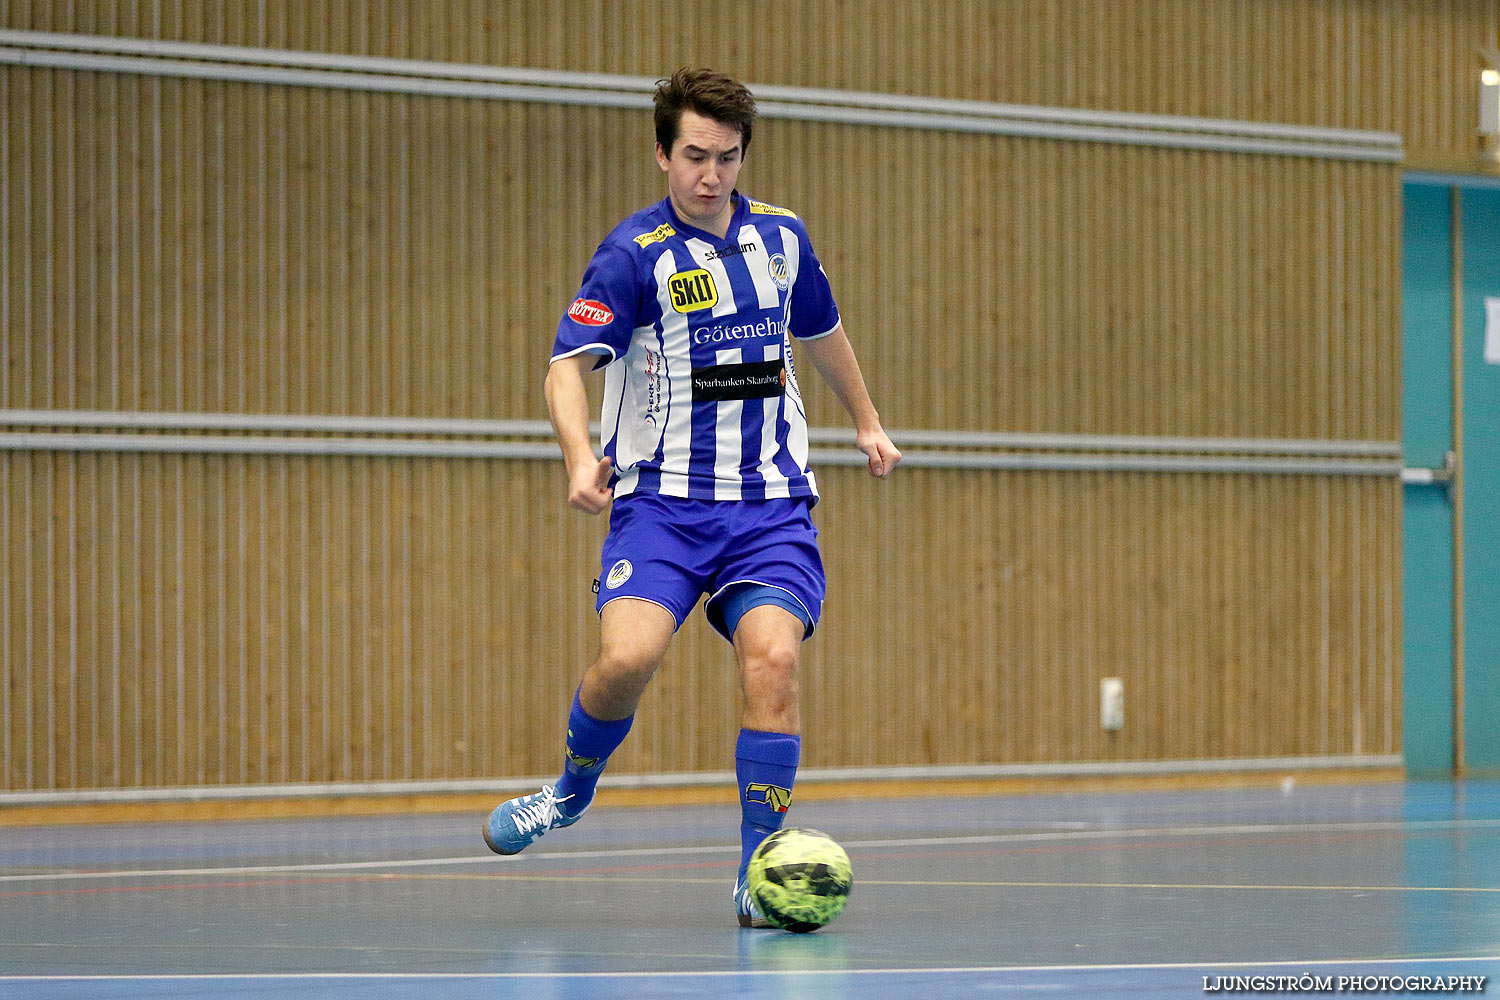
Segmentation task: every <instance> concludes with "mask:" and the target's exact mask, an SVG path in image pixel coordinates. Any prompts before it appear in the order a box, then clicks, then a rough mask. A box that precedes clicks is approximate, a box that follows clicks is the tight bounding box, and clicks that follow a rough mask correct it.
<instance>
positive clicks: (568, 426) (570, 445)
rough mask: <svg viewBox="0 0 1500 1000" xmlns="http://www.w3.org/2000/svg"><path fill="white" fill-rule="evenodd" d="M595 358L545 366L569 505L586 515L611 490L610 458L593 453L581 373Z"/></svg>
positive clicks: (594, 510)
mask: <svg viewBox="0 0 1500 1000" xmlns="http://www.w3.org/2000/svg"><path fill="white" fill-rule="evenodd" d="M597 360H598V355H595V354H575V355H573V356H572V357H568V358H558V359H557V360H556V361H554V362H552V364H551V365H549V366H548V367H547V380H546V382H545V384H544V386H543V388H544V390H545V392H546V395H547V413H548V415H549V416H551V418H552V430H553V431H554V432H555V433H556V434H557V443H558V444H559V445H561V446H562V453H563V464H564V465H565V466H566V467H567V470H568V506H570V507H572V508H573V509H574V510H581V511H583V512H584V513H585V514H598V513H600V512H601V511H603V510H604V508H605V507H607V506H609V500H610V497H611V496H612V495H613V493H614V490H613V489H611V488H610V485H609V475H610V461H609V459H608V458H597V457H596V456H595V455H594V445H593V441H592V440H591V438H590V437H589V397H588V391H587V390H586V389H585V388H584V385H583V376H584V373H585V372H587V371H589V370H590V369H592V368H593V367H594V363H595V362H596V361H597Z"/></svg>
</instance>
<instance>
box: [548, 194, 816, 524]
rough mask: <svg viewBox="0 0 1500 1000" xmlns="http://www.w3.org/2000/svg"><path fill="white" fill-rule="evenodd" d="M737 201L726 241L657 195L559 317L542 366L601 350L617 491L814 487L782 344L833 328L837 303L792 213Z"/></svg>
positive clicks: (599, 255) (770, 492)
mask: <svg viewBox="0 0 1500 1000" xmlns="http://www.w3.org/2000/svg"><path fill="white" fill-rule="evenodd" d="M735 198H736V203H735V208H734V213H733V215H732V217H731V220H730V224H729V232H728V234H727V235H726V236H725V237H724V238H723V239H720V238H719V237H717V236H714V235H713V234H712V233H707V232H704V231H703V230H701V229H696V228H694V227H692V226H689V225H686V224H684V223H683V222H682V221H681V220H680V219H678V217H677V214H676V212H674V211H673V210H672V206H671V202H670V201H669V200H668V199H663V200H662V201H660V202H658V203H657V204H655V205H652V206H651V207H650V208H647V209H644V210H642V211H640V212H637V213H636V214H635V215H632V216H631V217H630V218H628V219H626V220H625V221H624V222H622V223H621V224H620V225H619V226H617V227H616V228H615V230H614V231H613V232H611V233H610V234H609V235H608V236H607V237H605V239H604V242H603V243H601V244H600V245H599V249H598V250H596V251H595V252H594V258H593V260H592V261H590V262H589V266H588V270H587V271H586V272H585V274H584V276H583V287H582V288H581V289H580V290H579V292H578V297H577V299H576V300H575V301H574V302H573V304H572V305H571V306H570V307H569V308H568V311H567V314H566V315H565V316H563V318H562V320H561V322H559V323H558V328H557V341H556V343H555V344H554V346H553V348H552V360H553V361H556V360H558V359H560V358H567V357H571V356H573V355H575V354H581V353H585V352H595V353H598V354H601V355H603V357H602V358H601V359H600V361H599V364H598V365H596V366H595V367H596V368H597V367H601V366H603V367H605V373H604V401H603V406H602V414H601V418H600V422H601V424H602V425H603V435H602V436H603V439H604V453H605V455H607V456H608V457H609V458H610V460H611V461H612V462H613V463H614V468H615V478H614V482H613V485H614V490H615V495H616V496H623V495H625V494H627V493H632V492H636V491H641V492H650V493H661V494H665V495H667V496H676V497H692V498H696V499H704V500H762V499H768V498H772V497H789V496H790V497H798V496H806V497H814V498H816V497H817V495H818V488H817V483H816V481H815V480H814V478H813V474H812V472H811V471H809V469H808V467H807V414H806V410H805V408H804V407H803V404H802V395H801V393H800V392H799V391H798V388H797V378H796V372H795V370H794V368H793V366H792V352H791V346H792V338H794V337H795V338H797V339H799V340H814V339H816V338H818V337H825V336H827V335H829V334H831V333H833V332H834V330H835V329H837V328H838V325H839V314H838V308H837V306H835V304H834V301H833V293H832V291H831V290H830V289H829V287H828V278H827V276H826V275H825V274H824V273H823V268H822V265H820V264H819V263H818V258H817V256H816V255H815V254H814V253H813V248H812V244H811V242H810V241H809V240H808V238H807V229H806V228H805V227H804V226H803V224H802V220H801V219H799V218H797V216H796V215H795V214H793V213H792V212H790V211H788V210H787V209H784V208H777V207H776V206H774V205H767V204H763V203H761V202H757V201H752V200H750V199H749V198H746V197H744V196H742V195H740V194H739V193H738V192H736V193H735Z"/></svg>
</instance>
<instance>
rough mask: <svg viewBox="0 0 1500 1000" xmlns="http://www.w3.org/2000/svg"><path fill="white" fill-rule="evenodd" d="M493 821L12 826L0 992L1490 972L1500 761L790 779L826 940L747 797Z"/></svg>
mask: <svg viewBox="0 0 1500 1000" xmlns="http://www.w3.org/2000/svg"><path fill="white" fill-rule="evenodd" d="M481 818H482V817H481V816H479V815H460V816H449V815H444V816H406V817H386V818H339V819H333V820H329V819H303V820H244V821H223V822H207V823H191V824H170V825H169V824H142V825H130V826H121V825H93V826H67V827H63V826H52V827H12V828H0V997H4V998H21V997H25V998H28V1000H29V998H56V997H89V998H108V997H132V998H138V997H231V998H239V997H348V998H355V997H358V998H380V1000H383V998H390V997H421V998H427V997H445V998H446V997H465V998H468V997H475V998H477V997H484V998H496V997H526V998H528V1000H542V998H553V997H580V998H582V997H587V998H602V1000H614V998H624V997H632V998H634V997H778V998H803V997H806V998H812V1000H839V998H844V997H851V998H852V997H859V998H861V1000H882V998H887V997H901V998H903V1000H910V998H913V997H916V998H919V1000H936V998H942V997H983V996H1042V997H1064V996H1086V997H1152V998H1155V997H1173V996H1183V997H1187V996H1194V997H1202V996H1207V995H1213V992H1215V991H1212V987H1213V986H1214V985H1217V984H1220V983H1221V982H1222V981H1221V980H1220V979H1219V978H1218V977H1221V976H1222V977H1235V976H1241V977H1250V976H1258V977H1272V976H1291V977H1298V978H1301V977H1303V976H1304V975H1306V976H1310V977H1313V978H1312V979H1304V980H1302V984H1303V987H1304V989H1305V988H1307V987H1309V986H1313V985H1316V981H1317V979H1320V978H1324V977H1326V979H1327V982H1328V983H1329V984H1331V985H1332V986H1333V987H1334V990H1331V991H1329V992H1328V993H1325V994H1324V995H1337V994H1336V990H1337V986H1338V983H1337V980H1338V977H1341V976H1357V977H1360V979H1361V980H1368V979H1369V978H1371V977H1402V978H1403V979H1404V980H1405V981H1406V984H1407V985H1406V987H1405V990H1404V992H1405V995H1420V994H1418V993H1417V992H1415V991H1414V990H1413V989H1412V988H1411V987H1412V985H1413V984H1418V983H1419V982H1420V978H1419V977H1424V976H1425V977H1429V979H1436V978H1437V977H1450V976H1454V977H1456V976H1471V977H1477V976H1485V977H1488V979H1487V981H1486V984H1485V985H1486V992H1488V993H1490V994H1492V995H1493V994H1500V984H1497V980H1500V782H1468V783H1447V782H1431V783H1422V782H1414V783H1408V784H1400V783H1385V784H1364V785H1349V786H1343V785H1340V786H1317V785H1306V784H1303V785H1297V786H1295V787H1292V788H1290V789H1283V788H1278V787H1265V788H1253V789H1243V788H1242V789H1237V790H1183V791H1170V792H1166V791H1154V792H1144V793H1143V792H1136V793H1123V792H1110V793H1091V794H1070V795H1026V796H1010V797H998V796H997V797H982V798H961V799H955V798H909V799H901V800H896V801H872V800H863V801H854V802H838V801H828V802H805V803H804V802H798V803H796V804H794V805H793V807H792V811H791V813H790V814H789V825H795V826H810V827H816V828H818V829H822V830H824V831H826V832H828V833H829V834H831V835H833V836H834V837H835V838H837V839H838V840H839V841H841V842H842V843H843V844H844V845H845V846H846V848H847V849H848V851H849V854H850V857H851V858H852V860H853V863H854V875H855V889H854V895H853V897H852V899H851V903H850V905H849V909H848V910H847V911H846V912H845V913H844V915H843V916H842V917H841V918H839V920H838V921H837V922H835V923H834V924H832V925H831V926H829V927H827V928H824V929H823V930H821V931H819V932H817V933H815V934H810V935H793V934H788V933H785V932H782V931H771V930H742V929H740V928H739V927H738V926H737V924H736V922H735V919H734V915H733V912H732V908H731V900H730V889H731V886H730V880H731V878H732V877H733V871H734V866H735V864H736V862H737V861H738V847H737V846H736V841H737V839H738V838H737V830H738V810H737V809H736V808H735V807H734V806H733V805H727V806H685V807H672V808H664V807H652V808H624V807H616V808H602V807H601V808H597V809H595V810H593V811H592V812H591V813H590V814H589V816H588V817H587V818H586V819H585V820H584V821H583V822H582V823H580V824H579V825H577V826H575V827H573V828H571V829H569V830H567V831H559V832H558V833H555V834H553V835H551V836H549V837H548V838H547V839H545V840H543V841H541V842H540V843H539V844H538V845H536V847H534V848H532V849H531V850H529V851H527V852H526V853H524V854H522V855H519V856H517V857H515V858H509V859H506V858H498V857H495V856H493V855H490V854H489V853H488V852H487V851H486V850H485V848H484V846H483V844H482V843H481V842H480V839H479V826H480V821H481ZM1205 977H1208V984H1209V986H1210V991H1206V990H1205ZM1406 977H1414V978H1410V979H1407V978H1406ZM1229 984H1230V985H1233V984H1234V980H1229ZM1240 985H1246V983H1245V982H1243V981H1242V982H1241V983H1240ZM1263 985H1264V983H1263ZM1366 985H1367V986H1368V985H1370V984H1369V983H1368V982H1367V983H1366ZM1221 992H1222V991H1221ZM1365 992H1366V993H1370V992H1375V993H1378V992H1379V991H1372V990H1369V989H1366V990H1365ZM1392 995H1394V994H1392Z"/></svg>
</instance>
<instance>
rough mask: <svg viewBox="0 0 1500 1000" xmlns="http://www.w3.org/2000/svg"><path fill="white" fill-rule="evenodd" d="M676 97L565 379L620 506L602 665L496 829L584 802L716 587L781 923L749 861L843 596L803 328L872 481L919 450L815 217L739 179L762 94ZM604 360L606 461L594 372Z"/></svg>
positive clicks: (587, 460) (751, 798)
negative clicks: (842, 301) (811, 672)
mask: <svg viewBox="0 0 1500 1000" xmlns="http://www.w3.org/2000/svg"><path fill="white" fill-rule="evenodd" d="M655 102H656V137H657V145H656V162H657V164H658V165H659V166H660V167H661V169H662V172H663V173H665V174H666V180H667V197H666V198H665V199H663V200H662V201H660V202H658V203H656V204H655V205H652V206H651V207H649V208H646V209H643V210H642V211H640V212H637V213H636V214H634V215H632V216H631V217H630V218H628V219H626V220H625V221H624V222H623V223H621V224H620V225H619V226H618V227H616V228H615V229H614V231H613V232H611V233H610V234H609V236H607V237H606V238H605V239H604V242H603V243H601V244H600V245H599V248H598V249H597V250H596V251H595V253H594V257H593V260H592V261H590V263H589V266H588V270H587V271H586V272H585V273H584V278H583V287H582V289H581V290H580V291H579V293H578V297H577V299H576V300H575V301H574V302H573V304H572V305H571V306H570V307H569V309H568V311H567V314H566V315H565V316H564V317H563V319H562V320H561V321H560V323H559V324H558V331H557V338H556V341H555V343H554V346H553V352H552V360H551V363H550V365H549V368H548V372H547V379H546V385H545V389H546V396H547V407H548V411H549V412H550V414H551V417H552V425H553V427H554V429H555V430H556V432H557V438H558V442H559V443H560V444H561V446H562V452H563V461H564V463H565V465H566V467H567V472H568V503H569V504H570V505H571V506H573V507H574V508H576V509H578V510H581V511H584V512H586V513H589V514H598V513H600V512H602V511H603V510H604V508H605V507H606V506H609V505H610V503H611V499H613V507H612V509H611V511H610V525H609V534H608V537H607V538H606V539H605V541H604V546H603V552H602V555H601V564H602V573H601V575H600V581H599V596H598V599H597V607H598V610H599V616H600V628H601V648H600V652H599V658H598V659H597V660H595V661H594V663H593V665H592V666H590V667H589V668H588V670H587V671H586V672H585V673H584V675H583V680H582V683H580V684H579V687H578V691H577V694H576V695H575V696H574V700H573V707H572V710H571V712H570V713H569V716H568V729H567V741H566V746H565V754H564V765H563V766H564V770H563V774H562V777H561V778H559V779H558V781H557V783H556V784H555V785H548V786H544V787H543V788H542V790H541V791H540V792H536V793H533V794H531V795H525V796H521V797H520V798H516V799H511V800H510V801H508V802H505V803H502V804H501V805H500V806H499V807H498V808H496V809H495V811H494V812H493V813H492V814H491V815H490V818H489V820H488V822H487V823H486V825H485V831H484V837H485V842H486V843H487V844H489V846H490V848H491V849H492V850H494V851H496V852H497V853H500V854H515V853H517V852H519V851H521V850H523V849H524V848H525V847H527V846H528V845H529V844H531V843H532V842H533V841H534V840H535V839H536V838H537V837H540V836H542V835H543V834H544V833H546V832H547V831H549V830H553V829H557V828H559V827H564V826H570V825H572V824H573V823H575V822H576V821H577V820H578V818H579V817H580V816H582V815H583V811H584V809H586V808H587V807H588V804H589V803H590V802H591V801H592V800H593V797H594V788H595V785H596V784H597V782H598V780H599V775H600V774H601V773H602V772H603V770H604V766H605V763H606V762H607V760H608V758H609V755H610V754H611V753H612V752H613V751H614V750H615V748H616V747H618V746H619V745H620V743H621V742H622V741H623V740H624V738H625V735H626V733H627V732H628V731H629V729H630V725H631V721H632V719H633V718H634V714H635V710H636V706H637V704H639V702H640V699H641V696H642V694H643V693H644V692H645V689H646V685H647V683H648V682H649V681H650V680H651V677H652V675H653V674H654V673H655V672H656V669H657V667H658V666H659V665H660V664H661V661H662V657H663V656H664V655H665V653H666V650H667V645H668V643H669V642H670V640H671V638H672V636H673V634H675V633H676V631H677V629H678V628H680V627H681V625H682V623H683V621H685V620H686V618H687V616H688V614H689V613H691V611H692V609H693V607H694V606H695V605H697V603H698V600H699V598H701V597H703V596H704V595H705V594H706V595H708V601H707V603H706V604H705V605H704V614H705V615H706V617H707V618H708V621H709V624H710V625H711V626H712V627H713V628H714V629H715V630H716V631H717V632H718V633H719V634H720V635H722V636H723V637H724V638H725V639H727V640H728V641H729V642H730V643H732V644H733V646H734V651H735V656H736V658H737V660H738V661H739V666H740V678H741V685H742V689H743V692H744V711H743V714H742V717H741V727H742V728H741V729H740V734H739V739H738V742H737V743H736V752H735V771H736V777H737V781H738V785H739V797H740V805H741V812H742V823H741V826H740V834H741V847H742V854H741V860H740V868H739V875H738V877H737V879H736V882H735V896H734V898H735V907H736V910H737V913H738V916H739V921H740V924H741V926H746V927H751V926H765V921H764V918H763V917H762V916H761V914H760V912H759V910H758V909H757V908H756V906H755V903H754V901H753V900H752V899H751V898H750V896H749V893H748V892H746V890H745V871H746V867H747V865H748V863H749V859H750V854H751V852H752V851H754V850H755V848H756V847H757V846H759V844H760V843H761V841H762V840H764V839H765V838H766V837H767V836H769V835H770V834H771V833H773V832H774V831H776V830H777V829H779V828H780V827H781V822H782V819H783V818H784V815H785V813H786V809H787V806H788V804H789V802H790V800H791V791H792V784H793V779H794V778H795V776H796V771H797V764H798V761H799V759H800V756H801V737H800V733H801V719H800V717H799V714H798V690H797V665H798V659H799V656H800V650H801V645H802V643H803V641H804V640H806V639H807V637H808V636H810V635H812V632H813V629H814V627H815V626H816V624H817V621H818V615H819V613H820V611H821V610H822V603H823V594H824V589H825V585H824V578H823V564H822V560H821V558H820V557H819V554H818V547H817V540H816V536H817V532H816V530H815V529H814V528H813V524H812V520H811V518H810V516H809V510H810V509H811V507H812V505H813V504H814V503H816V502H817V498H818V491H817V484H816V480H815V479H814V477H813V474H812V472H811V471H810V470H809V469H808V467H807V455H808V440H807V416H806V411H805V409H804V407H803V404H802V396H801V392H800V391H799V390H798V388H797V379H796V373H795V369H794V368H793V365H792V353H791V347H792V341H793V340H796V341H797V342H798V343H800V344H801V345H802V349H803V350H804V351H805V352H806V353H807V356H808V357H810V358H811V359H812V362H813V365H814V366H815V367H816V368H817V369H818V372H819V373H820V374H821V375H822V377H823V379H824V381H825V382H826V383H827V384H828V385H829V387H830V388H832V389H833V391H834V394H835V395H836V396H838V398H839V401H840V402H841V403H842V404H843V406H844V408H845V409H846V410H847V411H848V412H849V414H850V416H851V417H852V418H853V420H854V425H855V430H856V443H857V445H858V447H859V448H860V450H861V451H863V452H864V453H865V455H866V456H867V457H868V459H869V471H870V474H871V475H872V476H875V477H877V478H880V479H884V478H885V477H886V476H888V475H889V474H890V472H891V470H892V469H893V468H894V467H895V465H896V463H897V462H899V461H900V460H901V453H900V452H899V451H898V450H897V449H896V447H895V445H893V444H892V443H891V440H890V438H889V437H888V436H887V435H886V432H885V431H884V429H883V428H882V427H881V423H880V416H879V414H878V413H876V411H875V407H874V405H873V404H872V403H871V402H870V396H869V393H868V392H867V391H866V389H865V383H864V379H863V377H862V376H861V374H860V370H859V364H858V362H857V361H856V359H855V356H854V351H853V349H852V348H851V347H850V345H849V340H848V338H847V337H846V336H845V334H844V329H843V324H842V323H841V322H840V319H839V314H838V309H837V307H836V306H835V305H834V301H833V294H832V292H831V291H830V289H829V286H828V279H827V277H826V276H825V275H824V273H823V268H822V266H821V265H820V264H819V263H818V258H817V256H816V255H815V254H814V253H813V249H812V244H811V242H810V241H809V240H808V236H807V230H806V228H805V227H804V226H803V224H802V221H801V219H799V218H798V217H797V216H796V215H795V214H794V213H792V212H791V211H789V210H787V209H785V208H778V207H776V206H774V205H768V204H765V203H763V202H758V201H754V200H752V199H750V198H747V197H745V196H744V195H742V194H740V193H739V191H738V190H737V189H736V187H735V182H736V180H737V178H738V176H739V172H740V167H741V166H742V165H743V163H744V158H745V150H746V148H747V147H748V146H749V144H750V132H751V127H752V125H753V123H754V119H755V102H754V98H753V97H752V96H751V94H750V92H749V91H748V90H747V89H746V88H745V87H744V85H742V84H740V83H739V82H737V81H735V80H733V79H731V78H730V77H727V76H725V75H723V74H722V73H716V72H714V71H712V70H701V69H700V70H687V69H684V70H679V71H678V72H677V73H675V74H674V75H673V76H672V78H671V79H670V80H664V81H662V82H661V83H660V85H659V86H658V87H657V90H656V96H655ZM601 367H602V368H604V369H605V376H604V377H605V386H604V401H603V408H602V410H603V415H602V423H603V438H604V457H603V458H598V457H596V456H595V454H594V451H593V447H592V442H591V441H590V438H589V427H588V420H589V410H588V397H587V394H586V392H585V390H584V375H585V374H586V373H587V372H588V371H590V370H591V369H596V368H601Z"/></svg>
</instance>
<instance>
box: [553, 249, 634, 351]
mask: <svg viewBox="0 0 1500 1000" xmlns="http://www.w3.org/2000/svg"><path fill="white" fill-rule="evenodd" d="M636 284H637V282H636V272H635V261H634V260H633V259H632V258H631V256H630V254H628V253H626V252H625V251H624V250H622V249H620V248H619V247H617V246H614V245H613V244H610V243H603V244H600V246H599V249H598V250H595V251H594V257H593V259H592V260H590V261H589V266H588V270H586V271H584V273H583V286H582V287H581V288H579V290H578V295H577V297H576V298H574V299H573V304H572V305H570V306H568V311H567V312H566V313H564V314H563V317H562V319H561V320H559V321H558V324H557V339H556V340H555V341H554V342H553V344H552V360H553V361H558V360H561V359H562V358H571V357H572V356H574V355H575V354H586V353H593V354H599V355H602V357H601V358H600V359H599V361H598V362H597V363H595V365H594V367H595V368H602V367H604V366H605V365H607V364H609V363H610V362H611V361H614V360H615V359H616V358H618V357H621V356H622V355H624V353H625V352H626V351H627V350H629V348H630V335H631V332H632V331H633V330H634V329H635V312H636V302H637V300H638V299H639V291H638V289H637V287H636Z"/></svg>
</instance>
